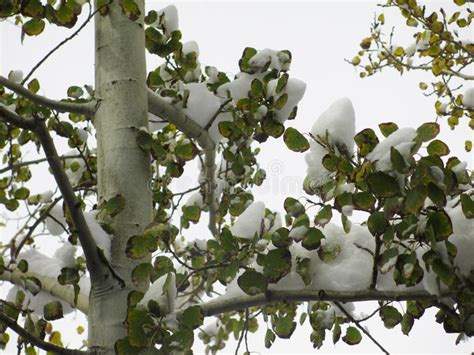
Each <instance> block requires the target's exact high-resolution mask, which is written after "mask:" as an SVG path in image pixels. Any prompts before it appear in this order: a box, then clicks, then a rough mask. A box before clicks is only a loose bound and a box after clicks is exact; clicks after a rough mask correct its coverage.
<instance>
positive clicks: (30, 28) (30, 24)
mask: <svg viewBox="0 0 474 355" xmlns="http://www.w3.org/2000/svg"><path fill="white" fill-rule="evenodd" d="M44 26H45V23H44V21H43V20H41V19H35V18H33V19H31V20H29V21H27V22H25V23H24V24H23V26H22V29H23V33H26V34H27V35H28V36H38V35H39V34H40V33H41V32H43V30H44Z"/></svg>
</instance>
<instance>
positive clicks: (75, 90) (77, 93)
mask: <svg viewBox="0 0 474 355" xmlns="http://www.w3.org/2000/svg"><path fill="white" fill-rule="evenodd" d="M82 95H84V90H82V88H80V87H79V86H70V87H69V88H68V89H67V96H69V97H72V98H73V99H78V98H80V97H81V96H82Z"/></svg>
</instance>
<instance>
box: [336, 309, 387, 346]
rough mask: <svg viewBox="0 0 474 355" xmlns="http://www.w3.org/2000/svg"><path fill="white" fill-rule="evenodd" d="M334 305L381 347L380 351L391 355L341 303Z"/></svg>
mask: <svg viewBox="0 0 474 355" xmlns="http://www.w3.org/2000/svg"><path fill="white" fill-rule="evenodd" d="M334 304H335V305H336V307H337V308H339V310H340V311H341V312H342V313H344V315H345V316H346V317H347V318H348V319H350V320H351V322H353V323H354V324H355V325H356V327H357V328H359V329H360V330H361V331H362V332H363V333H364V334H365V335H367V336H368V337H369V339H370V340H372V342H373V343H374V344H375V345H377V346H378V347H379V349H380V350H382V351H383V352H384V353H385V354H387V355H390V353H389V352H388V351H387V350H386V349H385V348H384V347H383V346H382V344H380V343H379V342H378V341H377V339H375V338H374V337H373V336H372V335H371V334H370V333H369V332H368V331H367V330H366V329H365V328H364V327H363V326H361V325H360V321H358V320H356V319H354V317H352V316H351V315H350V314H349V312H347V311H346V310H345V309H344V307H342V305H341V304H340V303H339V302H334Z"/></svg>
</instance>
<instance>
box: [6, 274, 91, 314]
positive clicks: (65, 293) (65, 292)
mask: <svg viewBox="0 0 474 355" xmlns="http://www.w3.org/2000/svg"><path fill="white" fill-rule="evenodd" d="M31 277H33V278H35V279H38V280H39V281H40V283H41V286H39V285H38V284H36V283H35V282H33V281H31V280H28V278H31ZM0 280H2V281H8V282H11V283H12V284H14V285H16V286H19V287H21V288H23V289H25V290H28V291H30V292H31V293H33V294H36V293H38V292H39V291H46V292H48V293H49V294H50V295H51V296H54V297H57V298H59V299H61V300H62V301H64V302H67V303H68V304H69V305H71V307H73V308H76V309H78V310H80V311H81V312H82V313H84V314H87V312H88V310H89V295H85V294H84V293H79V295H78V297H77V303H74V289H73V287H72V286H63V285H60V284H59V283H58V280H56V279H54V278H52V277H47V276H43V275H39V274H36V273H34V272H26V273H22V272H20V271H18V270H14V271H8V270H5V271H3V273H1V274H0Z"/></svg>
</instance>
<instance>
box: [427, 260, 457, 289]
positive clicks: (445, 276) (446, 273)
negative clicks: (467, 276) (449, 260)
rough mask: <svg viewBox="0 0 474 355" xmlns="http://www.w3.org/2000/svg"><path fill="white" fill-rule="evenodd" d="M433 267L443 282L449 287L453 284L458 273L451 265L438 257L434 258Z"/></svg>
mask: <svg viewBox="0 0 474 355" xmlns="http://www.w3.org/2000/svg"><path fill="white" fill-rule="evenodd" d="M431 267H432V268H433V271H434V273H435V274H436V275H437V276H438V277H439V279H440V280H441V282H442V283H444V284H445V285H446V286H448V287H451V286H453V284H454V282H455V280H456V275H455V273H454V270H453V269H452V268H451V267H450V266H448V265H446V264H445V263H444V262H443V261H442V260H441V259H440V258H436V259H434V260H433V262H432V264H431Z"/></svg>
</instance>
